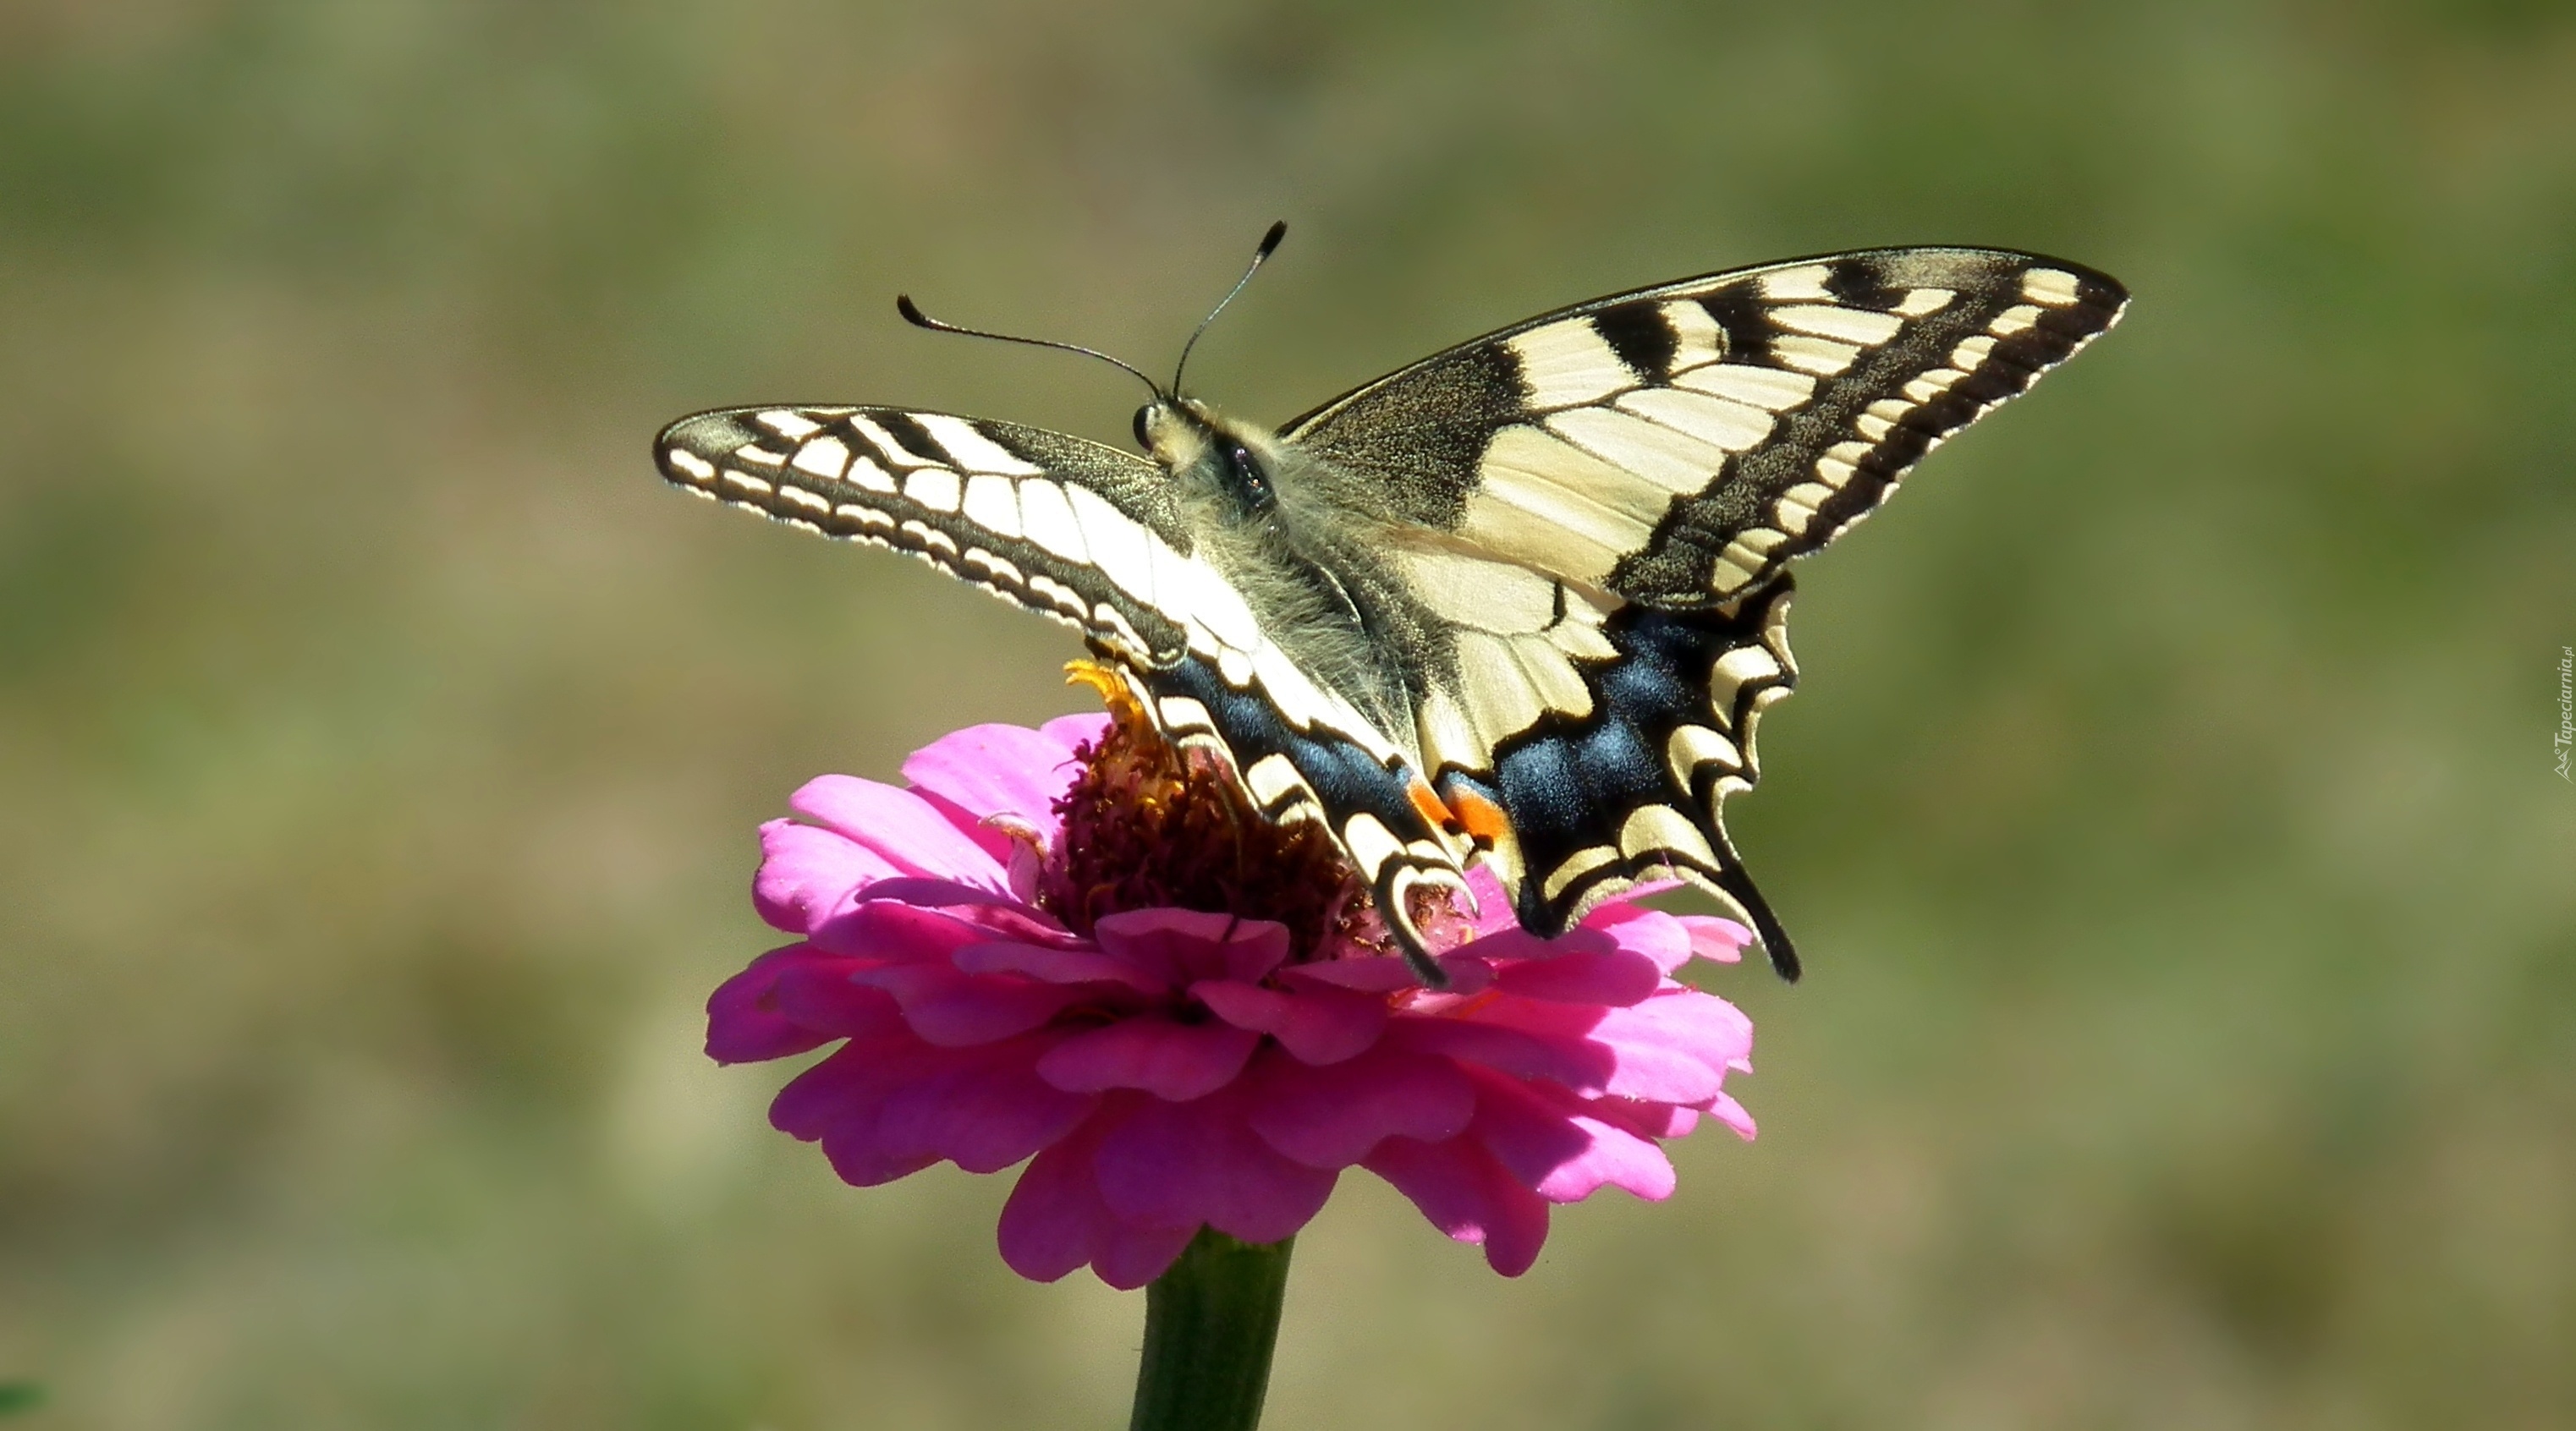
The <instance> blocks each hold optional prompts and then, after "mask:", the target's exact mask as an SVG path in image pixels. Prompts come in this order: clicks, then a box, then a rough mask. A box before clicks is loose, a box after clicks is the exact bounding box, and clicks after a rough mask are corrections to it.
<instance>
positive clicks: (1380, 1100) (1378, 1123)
mask: <svg viewBox="0 0 2576 1431" xmlns="http://www.w3.org/2000/svg"><path fill="white" fill-rule="evenodd" d="M1247 1082H1248V1093H1247V1098H1248V1100H1249V1101H1250V1103H1251V1105H1252V1113H1251V1119H1250V1121H1251V1125H1252V1129H1253V1131H1254V1132H1256V1133H1259V1134H1260V1135H1261V1137H1262V1139H1263V1141H1265V1142H1267V1143H1269V1144H1270V1146H1271V1147H1273V1148H1276V1149H1278V1150H1279V1151H1280V1152H1282V1153H1285V1154H1286V1155H1288V1156H1289V1157H1291V1158H1294V1159H1296V1160H1297V1161H1298V1162H1301V1163H1304V1164H1306V1165H1307V1166H1309V1167H1316V1168H1344V1167H1348V1166H1350V1165H1351V1164H1353V1163H1356V1162H1359V1161H1360V1160H1361V1159H1363V1158H1366V1157H1367V1156H1368V1155H1369V1151H1370V1150H1371V1149H1373V1148H1375V1147H1376V1146H1377V1145H1378V1144H1379V1143H1380V1142H1382V1141H1384V1140H1385V1139H1388V1138H1393V1137H1405V1138H1419V1139H1421V1140H1423V1141H1425V1142H1432V1143H1436V1142H1440V1141H1443V1140H1445V1139H1448V1138H1453V1137H1456V1136H1457V1135H1458V1134H1459V1133H1460V1132H1462V1131H1464V1130H1465V1129H1466V1127H1467V1120H1468V1119H1469V1118H1471V1117H1472V1116H1474V1114H1475V1111H1476V1093H1475V1089H1474V1087H1473V1086H1472V1085H1471V1084H1469V1083H1468V1081H1467V1078H1466V1076H1465V1075H1464V1074H1462V1073H1460V1072H1459V1071H1458V1068H1457V1066H1456V1065H1455V1064H1452V1063H1449V1062H1446V1061H1445V1060H1441V1059H1436V1058H1423V1057H1420V1056H1417V1055H1413V1054H1405V1053H1399V1052H1396V1051H1394V1050H1391V1049H1383V1048H1381V1049H1372V1050H1370V1051H1369V1052H1367V1053H1364V1054H1361V1055H1360V1056H1359V1057H1357V1058H1353V1059H1350V1060H1347V1061H1345V1062H1342V1063H1336V1064H1332V1065H1330V1066H1327V1067H1321V1068H1318V1067H1314V1066H1311V1065H1308V1064H1302V1063H1299V1062H1297V1061H1296V1060H1294V1059H1289V1058H1283V1057H1279V1056H1278V1055H1276V1054H1273V1055H1270V1056H1267V1057H1265V1058H1263V1059H1262V1061H1261V1062H1260V1064H1259V1065H1258V1066H1257V1067H1256V1068H1255V1069H1254V1076H1253V1077H1252V1078H1251V1079H1249V1080H1247Z"/></svg>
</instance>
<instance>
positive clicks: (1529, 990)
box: [1494, 949, 1664, 1005]
mask: <svg viewBox="0 0 2576 1431" xmlns="http://www.w3.org/2000/svg"><path fill="white" fill-rule="evenodd" d="M1663 982H1664V971H1663V970H1662V969H1661V968H1659V967H1657V966H1656V963H1655V961H1654V960H1652V959H1649V958H1647V957H1646V956H1645V955H1643V954H1638V953H1634V952H1632V951H1630V950H1627V949H1607V950H1601V951H1598V952H1577V951H1568V952H1566V953H1563V954H1559V955H1557V956H1556V957H1554V958H1552V959H1516V960H1514V961H1512V962H1511V963H1509V964H1505V965H1503V966H1502V967H1501V968H1499V969H1497V970H1495V971H1494V987H1495V988H1498V989H1501V990H1502V991H1504V992H1505V993H1509V994H1518V995H1520V996H1521V997H1522V998H1525V999H1541V1000H1545V1001H1547V1002H1550V1003H1562V1004H1593V1005H1627V1004H1634V1003H1638V1002H1640V1001H1642V1000H1644V999H1645V998H1646V997H1647V996H1648V995H1650V994H1652V993H1654V992H1655V990H1656V989H1657V988H1659V987H1661V986H1662V984H1663Z"/></svg>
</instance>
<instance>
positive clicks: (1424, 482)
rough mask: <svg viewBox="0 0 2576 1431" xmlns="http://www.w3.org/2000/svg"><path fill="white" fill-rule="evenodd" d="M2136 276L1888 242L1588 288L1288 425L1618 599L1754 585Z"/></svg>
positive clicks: (2059, 346)
mask: <svg viewBox="0 0 2576 1431" xmlns="http://www.w3.org/2000/svg"><path fill="white" fill-rule="evenodd" d="M2126 300H2127V295H2126V294H2125V293H2124V292H2123V291H2122V290H2121V288H2120V286H2119V285H2118V284H2117V283H2115V282H2113V281H2112V280H2110V279H2109V278H2107V277H2104V276H2103V275H2101V274H2098V273H2095V272H2093V271H2092V270H2090V269H2086V268H2083V267H2080V266H2079V265H2075V264H2070V263H2064V262H2062V261H2059V260H2056V259H2043V258H2038V257H2034V256H2032V255H2028V254H2018V253H2005V252H1999V251H1992V250H1982V249H1883V250H1874V251H1870V252H1863V253H1851V254H1838V255H1832V256H1827V257H1822V258H1814V259H1801V260H1795V261H1792V262H1788V263H1782V264H1775V265H1771V266H1769V267H1765V268H1758V269H1746V270H1741V271H1737V272H1733V273H1721V274H1713V275H1709V276H1707V277H1703V278H1694V279H1684V280H1681V281H1680V282H1677V283H1669V284H1664V285H1661V286H1659V287H1656V288H1649V289H1643V290H1640V291H1638V292H1635V293H1626V294H1619V295H1615V296H1613V297H1609V298H1602V299H1596V300H1594V301H1592V302H1590V303H1585V304H1580V305H1577V306H1575V307H1572V308H1568V309H1563V310H1560V311H1559V312H1556V313H1551V314H1546V315H1544V316H1541V317H1538V318H1533V319H1531V320H1529V321H1527V322H1525V323H1521V324H1518V325H1516V326H1514V327H1511V328H1507V329H1504V330H1502V331H1501V332H1498V333H1494V334H1490V335H1488V336H1486V337H1484V338H1479V339H1477V340H1475V341H1474V342H1471V343H1466V344H1462V345H1460V346H1459V347H1456V348H1452V349H1450V350H1448V351H1446V352H1444V353H1440V354H1437V355H1435V356H1433V357H1430V358H1426V359H1424V360H1423V361H1421V362H1419V363H1416V364H1414V365H1413V366H1412V367H1409V368H1406V369H1404V370H1402V371H1400V372H1397V373H1395V374H1392V375H1390V376H1388V377H1385V378H1381V379H1379V380H1378V381H1376V382H1374V383H1370V384H1368V385H1366V386H1364V387H1361V388H1358V389H1355V390H1354V391H1352V392H1350V393H1347V394H1345V395H1343V396H1342V397H1339V398H1336V399H1334V400H1333V401H1332V402H1330V403H1327V404H1325V405H1324V406H1323V407H1320V408H1318V409H1316V410H1315V411H1313V412H1311V413H1308V414H1307V415H1305V416H1304V417H1301V418H1298V419H1296V420H1295V421H1293V422H1291V423H1289V424H1288V426H1287V427H1286V428H1285V429H1283V435H1284V436H1286V437H1287V438H1288V439H1289V440H1290V441H1292V442H1294V443H1296V444H1297V445H1298V446H1299V447H1300V448H1302V449H1304V450H1306V451H1309V452H1311V453H1313V454H1314V455H1316V456H1318V457H1320V458H1322V459H1324V460H1325V461H1328V462H1331V463H1333V464H1335V465H1337V466H1342V467H1346V468H1351V469H1355V470H1360V471H1367V472H1373V473H1378V474H1382V475H1383V477H1384V478H1385V482H1386V490H1387V491H1388V492H1389V494H1390V496H1391V498H1392V500H1393V501H1394V502H1395V503H1396V505H1397V510H1398V515H1400V516H1401V517H1402V518H1403V519H1404V520H1408V521H1412V522H1416V523H1420V524H1422V525H1424V526H1428V527H1432V528H1435V529H1438V530H1442V531H1446V532H1453V533H1455V534H1457V535H1458V536H1460V537H1463V538H1465V539H1467V540H1469V541H1471V542H1473V543H1475V544H1476V545H1478V546H1480V547H1481V548H1483V549H1485V550H1487V551H1490V552H1491V553H1493V554H1494V555H1497V556H1501V557H1506V558H1509V559H1512V560H1515V561H1518V562H1522V563H1524V564H1526V565H1530V566H1533V567H1536V568H1538V569H1541V570H1545V571H1548V572H1551V573H1552V574H1555V575H1558V576H1563V577H1566V578H1569V579H1571V580H1575V581H1578V582H1584V583H1589V584H1593V585H1598V586H1601V587H1603V588H1605V589H1607V590H1609V591H1612V592H1614V593H1616V594H1618V595H1620V596H1623V597H1627V598H1629V599H1632V600H1638V601H1647V602H1652V603H1655V604H1658V605H1674V606H1694V605H1710V604H1715V603H1718V602H1722V601H1725V600H1728V599H1730V598H1731V597H1733V596H1734V595H1736V594H1737V593H1740V592H1745V591H1750V590H1753V589H1754V588H1756V587H1758V586H1760V585H1761V584H1762V583H1763V581H1764V580H1765V579H1766V578H1768V577H1769V576H1770V575H1771V574H1772V573H1773V572H1775V571H1777V570H1778V569H1779V568H1780V567H1781V565H1782V564H1784V563H1785V562H1788V561H1790V560H1792V559H1794V558H1796V557H1798V556H1801V555H1804V554H1805V553H1807V552H1811V551H1813V550H1815V549H1816V548H1818V547H1820V546H1822V545H1824V544H1825V543H1826V542H1827V541H1829V540H1831V539H1832V537H1833V536H1834V535H1835V534H1836V533H1838V532H1840V531H1842V530H1843V529H1844V528H1846V527H1848V526H1850V525H1851V524H1852V523H1853V522H1855V521H1857V520H1858V519H1859V518H1861V517H1862V516H1864V515H1866V514H1867V513H1868V512H1869V511H1870V510H1871V509H1873V508H1874V507H1876V506H1877V505H1878V503H1879V502H1880V501H1881V500H1882V499H1884V497H1885V496H1886V495H1887V492H1888V490H1889V489H1890V488H1891V487H1892V486H1893V485H1894V483H1895V482H1896V480H1897V479H1898V478H1900V477H1901V476H1903V475H1904V473H1905V472H1906V470H1907V469H1908V468H1910V467H1911V466H1913V464H1914V463H1915V462H1917V461H1919V460H1920V459H1921V458H1922V456H1923V455H1924V454H1925V453H1926V452H1929V451H1930V450H1931V449H1932V448H1933V447H1934V446H1937V445H1938V444H1939V443H1940V442H1941V441H1942V440H1943V439H1944V438H1946V437H1948V436H1949V435H1950V434H1952V433H1954V432H1956V431H1958V430H1959V429H1960V428H1962V427H1964V426H1966V425H1967V424H1968V423H1970V422H1972V421H1974V420H1975V419H1976V418H1978V417H1979V416H1981V415H1983V414H1984V413H1986V412H1987V411H1989V410H1991V409H1992V408H1993V407H1994V406H1995V405H1996V404H1998V403H2001V402H2003V401H2004V400H2005V399H2007V398H2010V397H2012V396H2014V395H2016V394H2018V393H2020V392H2021V391H2023V390H2024V389H2025V388H2027V387H2028V386H2029V385H2030V383H2031V381H2032V380H2033V379H2034V378H2036V377H2037V376H2038V375H2039V373H2040V372H2042V371H2044V370H2046V369H2047V368H2050V367H2053V366H2055V365H2056V364H2058V363H2060V362H2063V361H2064V360H2065V359H2066V358H2067V357H2068V356H2069V355H2071V354H2072V353H2073V352H2074V351H2075V350H2076V349H2077V348H2079V347H2081V346H2083V344H2084V343H2085V342H2086V341H2088V340H2090V339H2091V338H2093V337H2094V336H2095V335H2097V334H2099V333H2101V332H2102V331H2103V330H2104V329H2106V328H2108V327H2109V326H2110V325H2111V324H2112V322H2113V321H2115V320H2116V319H2117V318H2118V316H2119V312H2120V308H2121V305H2122V304H2123V303H2124V302H2126Z"/></svg>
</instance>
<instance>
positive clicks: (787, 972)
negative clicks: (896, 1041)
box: [771, 954, 903, 1038]
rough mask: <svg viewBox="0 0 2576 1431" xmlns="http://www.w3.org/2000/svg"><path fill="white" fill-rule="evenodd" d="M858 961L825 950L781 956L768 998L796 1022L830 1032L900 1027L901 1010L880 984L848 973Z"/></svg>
mask: <svg viewBox="0 0 2576 1431" xmlns="http://www.w3.org/2000/svg"><path fill="white" fill-rule="evenodd" d="M863 967H864V966H863V965H862V964H861V963H860V962H859V961H858V960H855V959H843V958H839V957H837V956H834V955H829V954H813V955H811V956H810V957H807V958H803V959H796V960H791V961H787V962H786V963H785V965H784V967H782V968H780V969H779V971H778V992H777V993H776V995H775V996H774V997H773V998H772V999H771V1003H772V1004H773V1005H774V1006H775V1007H776V1008H777V1010H778V1012H779V1013H781V1014H783V1015H785V1016H786V1017H787V1018H788V1019H790V1020H792V1021H793V1022H795V1023H797V1024H798V1025H800V1026H802V1027H805V1028H809V1029H813V1030H815V1031H816V1032H818V1033H826V1034H830V1035H832V1036H833V1037H835V1038H880V1037H883V1036H884V1035H887V1034H891V1033H897V1032H900V1031H901V1030H902V1028H903V1015H902V1013H901V1012H900V1011H899V1010H897V1009H896V1007H895V1002H894V1000H893V999H891V998H888V997H887V996H886V994H885V991H884V990H882V989H871V988H868V987H867V986H865V985H863V984H860V983H859V982H858V981H856V980H855V979H853V978H851V977H850V976H851V975H853V974H855V973H857V972H859V970H860V969H861V968H863Z"/></svg>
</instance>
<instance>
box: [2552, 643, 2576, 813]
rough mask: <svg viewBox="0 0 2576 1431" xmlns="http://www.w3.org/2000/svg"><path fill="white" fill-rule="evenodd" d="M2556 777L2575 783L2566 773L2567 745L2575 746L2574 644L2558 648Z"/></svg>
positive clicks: (2575, 661)
mask: <svg viewBox="0 0 2576 1431" xmlns="http://www.w3.org/2000/svg"><path fill="white" fill-rule="evenodd" d="M2553 743H2554V744H2555V745H2556V746H2557V747H2558V778H2559V779H2561V780H2565V781H2567V783H2568V784H2570V785H2576V777H2570V776H2569V775H2568V773H2567V754H2568V747H2570V746H2576V646H2561V647H2559V648H2558V736H2557V739H2556V740H2555V741H2554V742H2553Z"/></svg>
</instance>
